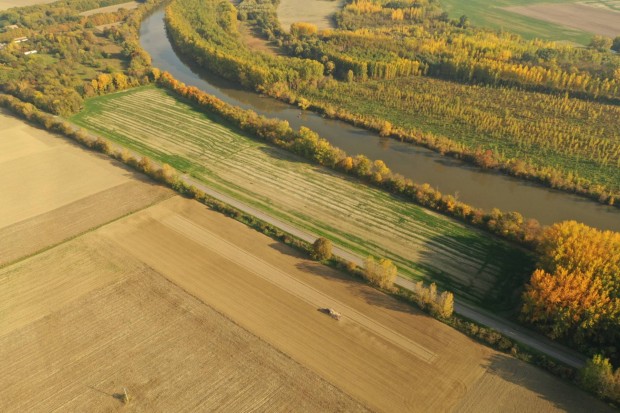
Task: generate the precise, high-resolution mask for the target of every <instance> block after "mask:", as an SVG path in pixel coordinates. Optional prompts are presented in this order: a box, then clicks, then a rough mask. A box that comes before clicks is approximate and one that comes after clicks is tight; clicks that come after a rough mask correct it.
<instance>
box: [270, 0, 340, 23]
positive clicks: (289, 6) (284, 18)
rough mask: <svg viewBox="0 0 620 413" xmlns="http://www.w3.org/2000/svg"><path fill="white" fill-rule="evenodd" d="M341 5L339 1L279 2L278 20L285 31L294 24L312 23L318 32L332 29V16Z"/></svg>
mask: <svg viewBox="0 0 620 413" xmlns="http://www.w3.org/2000/svg"><path fill="white" fill-rule="evenodd" d="M343 4H344V2H343V1H341V0H281V1H280V4H279V5H278V10H277V12H278V19H279V20H280V24H281V25H282V27H283V28H284V30H286V31H288V30H289V29H290V27H291V24H293V23H296V22H304V23H312V24H314V25H316V27H317V28H318V29H319V30H324V29H333V28H334V22H333V20H332V16H333V14H334V13H336V12H337V11H338V10H339V9H340V8H341V7H342V6H343Z"/></svg>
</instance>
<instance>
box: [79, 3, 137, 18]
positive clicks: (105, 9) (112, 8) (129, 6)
mask: <svg viewBox="0 0 620 413" xmlns="http://www.w3.org/2000/svg"><path fill="white" fill-rule="evenodd" d="M139 5H140V3H138V2H137V1H130V2H127V3H121V4H116V5H114V6H108V7H100V8H98V9H92V10H88V11H85V12H82V13H80V16H92V15H93V14H98V13H114V12H115V11H118V10H119V9H127V10H131V9H135V8H136V7H138V6H139Z"/></svg>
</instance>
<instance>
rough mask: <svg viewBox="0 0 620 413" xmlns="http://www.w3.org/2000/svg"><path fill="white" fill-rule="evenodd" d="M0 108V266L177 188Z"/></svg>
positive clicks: (160, 197) (170, 193) (163, 197)
mask: <svg viewBox="0 0 620 413" xmlns="http://www.w3.org/2000/svg"><path fill="white" fill-rule="evenodd" d="M110 164H111V161H110V160H109V159H108V158H107V157H104V156H101V155H97V154H94V153H87V152H84V150H83V149H81V148H79V147H78V146H76V145H73V144H71V143H69V142H67V141H66V140H64V139H60V138H58V137H55V136H54V135H52V134H50V133H48V132H45V131H43V130H40V129H36V128H33V127H31V126H29V125H27V124H25V123H24V122H22V121H20V120H19V119H17V118H15V117H12V116H10V115H8V114H7V113H6V112H2V111H0V194H1V199H0V267H2V266H3V265H6V264H7V263H9V262H12V261H15V260H17V259H19V258H20V257H23V256H27V255H29V254H32V253H35V252H36V251H39V250H42V249H44V248H47V247H49V246H50V245H54V244H57V243H59V242H62V241H64V240H66V239H68V238H71V237H74V236H76V235H78V234H80V233H82V232H85V231H88V230H89V229H91V228H93V227H97V226H100V225H103V224H105V223H107V222H110V221H112V220H114V219H117V218H119V217H121V216H123V215H126V214H128V213H131V212H134V211H136V210H139V209H142V208H145V207H147V206H149V205H151V204H153V203H156V202H158V201H161V200H162V199H165V198H168V197H170V196H171V195H172V192H171V191H168V190H166V189H164V188H162V187H161V186H158V185H154V184H153V183H151V182H149V181H146V180H144V179H141V178H140V177H139V176H138V175H136V174H134V173H133V172H131V171H129V170H127V169H124V168H121V167H120V164H117V167H111V166H110Z"/></svg>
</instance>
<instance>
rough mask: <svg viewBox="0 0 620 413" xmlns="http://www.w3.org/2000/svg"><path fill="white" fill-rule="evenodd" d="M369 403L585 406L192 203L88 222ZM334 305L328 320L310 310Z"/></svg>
mask: <svg viewBox="0 0 620 413" xmlns="http://www.w3.org/2000/svg"><path fill="white" fill-rule="evenodd" d="M97 233H98V234H101V236H102V237H105V238H107V239H109V240H110V241H114V242H116V243H117V244H118V245H119V246H120V247H122V248H123V249H124V250H125V251H127V252H128V253H129V254H130V255H131V256H132V257H134V258H135V259H136V260H138V261H139V262H142V263H144V264H146V265H147V266H148V267H149V268H152V269H153V270H155V271H157V272H158V273H160V274H162V275H163V276H164V277H166V278H167V279H168V280H170V281H172V282H173V283H174V284H176V285H178V286H180V287H181V288H182V289H184V290H185V291H187V292H188V293H190V294H191V295H193V296H195V297H196V298H198V299H200V300H201V301H203V302H204V303H206V304H207V305H209V306H211V307H213V308H214V309H216V310H217V311H218V312H221V313H223V314H225V315H226V316H227V317H230V318H231V319H232V320H233V321H234V322H235V323H237V324H239V325H240V326H241V327H243V328H245V329H247V330H248V331H250V332H251V333H253V334H255V335H256V336H258V337H260V338H261V339H263V340H265V341H266V342H268V343H270V344H272V345H273V346H274V347H275V348H277V349H279V350H280V351H282V352H284V353H285V354H287V355H289V356H290V357H291V358H292V359H293V360H295V361H297V362H299V363H300V364H302V365H304V366H306V367H308V368H310V369H311V370H313V371H315V372H317V373H318V374H319V375H320V376H321V377H323V378H324V379H326V380H327V381H328V382H330V383H333V384H334V385H335V386H336V387H338V388H340V389H342V390H343V391H344V392H345V393H347V394H349V395H350V396H351V397H353V398H354V399H356V400H359V401H361V402H362V404H364V405H366V406H368V407H369V408H371V409H372V410H376V411H480V408H479V407H480V406H493V407H494V410H496V411H505V410H516V411H562V410H566V409H568V410H572V411H586V410H588V409H591V408H592V407H593V406H595V407H596V408H600V409H602V411H606V407H605V406H604V405H603V404H602V403H599V402H597V401H595V400H594V399H592V398H591V397H589V396H587V395H585V394H584V393H582V392H580V391H578V390H576V389H575V388H574V387H572V386H570V385H568V384H566V383H563V382H561V381H560V380H558V379H556V378H554V377H552V376H550V375H548V374H546V373H544V372H542V371H540V370H538V369H536V368H534V367H532V366H529V365H527V364H525V363H523V362H520V361H517V360H515V359H513V358H511V357H509V356H506V355H503V354H500V353H497V352H495V351H492V350H490V349H488V348H486V347H484V346H482V345H479V344H477V343H475V342H474V341H472V340H471V339H469V338H467V337H465V336H464V335H462V334H460V333H458V332H456V331H454V330H453V329H451V328H449V327H447V326H445V325H443V324H441V323H439V322H438V321H436V320H434V319H432V318H430V317H428V316H425V315H424V314H422V313H420V312H418V311H416V310H413V309H412V308H411V307H409V306H407V305H405V304H403V303H400V302H398V301H396V300H394V299H392V298H390V297H388V296H386V295H384V294H382V293H380V292H378V291H376V290H374V289H372V288H370V287H368V286H366V285H365V284H363V283H360V282H358V281H356V280H354V279H351V278H350V277H348V276H346V275H343V274H341V273H338V272H336V271H333V270H331V269H329V268H326V267H324V266H322V265H320V264H317V263H315V262H312V261H308V260H306V259H303V258H301V257H299V256H298V255H297V254H296V253H295V252H294V251H293V250H291V249H289V248H288V247H285V246H282V245H281V244H279V243H277V242H275V241H273V240H271V239H270V238H267V237H265V236H263V235H261V234H258V233H256V232H254V231H252V230H250V229H248V228H247V227H245V226H244V225H242V224H240V223H238V222H236V221H233V220H231V219H229V218H225V217H222V216H221V215H219V214H216V213H214V212H211V211H209V210H207V209H206V208H205V207H203V206H201V205H200V204H198V203H196V202H191V201H187V200H184V199H181V198H172V199H170V200H167V201H164V202H162V203H160V204H158V205H157V206H154V207H152V208H149V209H147V210H144V211H142V212H139V213H137V214H133V215H131V216H129V217H127V218H124V219H122V220H120V221H117V222H115V223H114V224H111V225H107V226H106V227H104V228H102V229H100V230H99V231H97ZM328 306H329V307H333V308H335V309H336V310H337V311H340V312H341V313H342V314H343V319H342V320H341V321H339V322H337V321H334V320H332V319H331V318H330V317H328V316H326V315H325V314H323V313H321V312H319V311H317V310H318V308H320V307H328Z"/></svg>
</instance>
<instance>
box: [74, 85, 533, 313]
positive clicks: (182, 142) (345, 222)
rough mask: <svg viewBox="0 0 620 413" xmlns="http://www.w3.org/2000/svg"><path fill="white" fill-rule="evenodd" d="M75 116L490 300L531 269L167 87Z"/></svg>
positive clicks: (493, 304) (490, 243)
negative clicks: (225, 121) (247, 132)
mask: <svg viewBox="0 0 620 413" xmlns="http://www.w3.org/2000/svg"><path fill="white" fill-rule="evenodd" d="M71 120H72V121H73V122H75V123H76V124H79V125H81V126H84V127H85V128H87V129H90V130H92V131H94V132H96V133H98V134H101V135H103V136H105V137H107V138H109V139H111V140H112V141H114V142H117V143H119V144H121V145H124V146H126V147H128V148H130V149H132V150H135V151H137V152H139V153H141V154H144V155H148V156H149V157H152V158H153V159H156V160H158V161H161V162H167V163H169V164H171V165H172V166H174V167H175V168H177V169H178V170H180V171H182V172H184V173H188V174H190V175H192V176H193V177H195V178H197V179H199V180H200V181H202V182H204V183H206V184H207V185H209V186H211V187H213V188H215V189H217V190H219V191H221V192H224V193H226V194H229V195H232V196H234V197H236V198H238V199H240V200H242V201H244V202H245V203H247V204H250V205H252V206H255V207H257V208H259V209H261V210H264V211H266V212H269V213H270V214H272V215H274V216H276V217H278V218H280V219H283V220H285V221H289V222H291V223H292V224H294V225H296V226H298V227H300V228H304V229H307V230H310V231H312V232H315V233H318V234H322V235H324V236H326V237H328V238H330V239H331V240H332V241H334V242H335V243H336V244H338V245H341V246H343V247H346V248H348V249H350V250H352V251H355V252H357V253H360V254H362V255H374V256H376V257H379V256H386V257H389V258H391V259H392V260H393V261H394V262H395V263H396V264H397V265H398V266H399V268H400V270H401V273H402V274H403V275H405V276H409V277H411V278H413V279H424V280H426V281H435V282H436V283H437V284H438V285H439V286H440V287H441V288H445V289H449V290H451V291H454V292H455V293H456V294H457V295H458V296H460V297H462V298H465V299H468V300H470V301H472V302H474V303H477V304H480V305H483V306H485V307H487V308H491V309H494V310H510V309H512V308H513V307H514V306H515V305H516V302H517V300H518V294H515V293H516V292H518V290H519V287H520V286H521V285H522V284H523V282H524V280H525V278H527V276H528V273H529V272H530V270H531V266H532V263H531V259H530V257H529V256H528V255H527V254H526V253H524V252H522V251H520V250H518V249H517V248H515V247H513V246H510V245H508V244H507V243H505V242H502V241H499V240H497V239H496V238H493V237H491V236H489V235H486V234H484V233H482V232H480V231H477V230H475V229H471V228H469V227H466V226H464V225H462V224H460V223H458V222H456V221H453V220H451V219H448V218H445V217H443V216H439V215H437V214H435V213H432V212H429V211H427V210H425V209H423V208H420V207H418V206H416V205H413V204H412V203H409V202H406V201H404V200H400V199H398V198H395V197H394V196H391V195H389V194H387V193H385V192H383V191H381V190H377V189H372V188H369V187H368V186H366V185H364V184H362V183H360V182H358V181H357V180H354V179H350V178H347V177H344V176H341V175H339V174H336V173H334V172H332V171H331V170H328V169H325V168H322V167H317V166H314V165H311V164H308V163H307V162H305V161H304V160H302V159H300V158H297V157H296V156H294V155H292V154H290V153H288V152H286V151H283V150H281V149H278V148H274V147H272V146H269V145H267V144H264V143H262V142H258V141H256V140H253V139H251V138H249V137H247V136H244V135H243V134H242V133H240V132H237V131H235V130H233V129H231V128H229V127H227V126H224V125H222V124H221V123H219V122H218V119H216V118H213V117H210V116H207V115H205V114H202V113H200V112H198V111H196V110H193V109H192V107H191V106H189V105H188V104H185V103H183V102H180V101H179V100H177V99H176V98H175V97H173V96H172V95H170V94H169V93H168V92H166V91H164V90H160V89H157V88H154V87H144V88H139V89H134V90H131V91H127V92H122V93H116V94H113V95H108V96H103V97H98V98H94V99H91V100H89V101H87V104H86V109H85V110H84V111H83V112H81V113H79V114H78V115H76V116H74V117H73V118H72V119H71Z"/></svg>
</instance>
